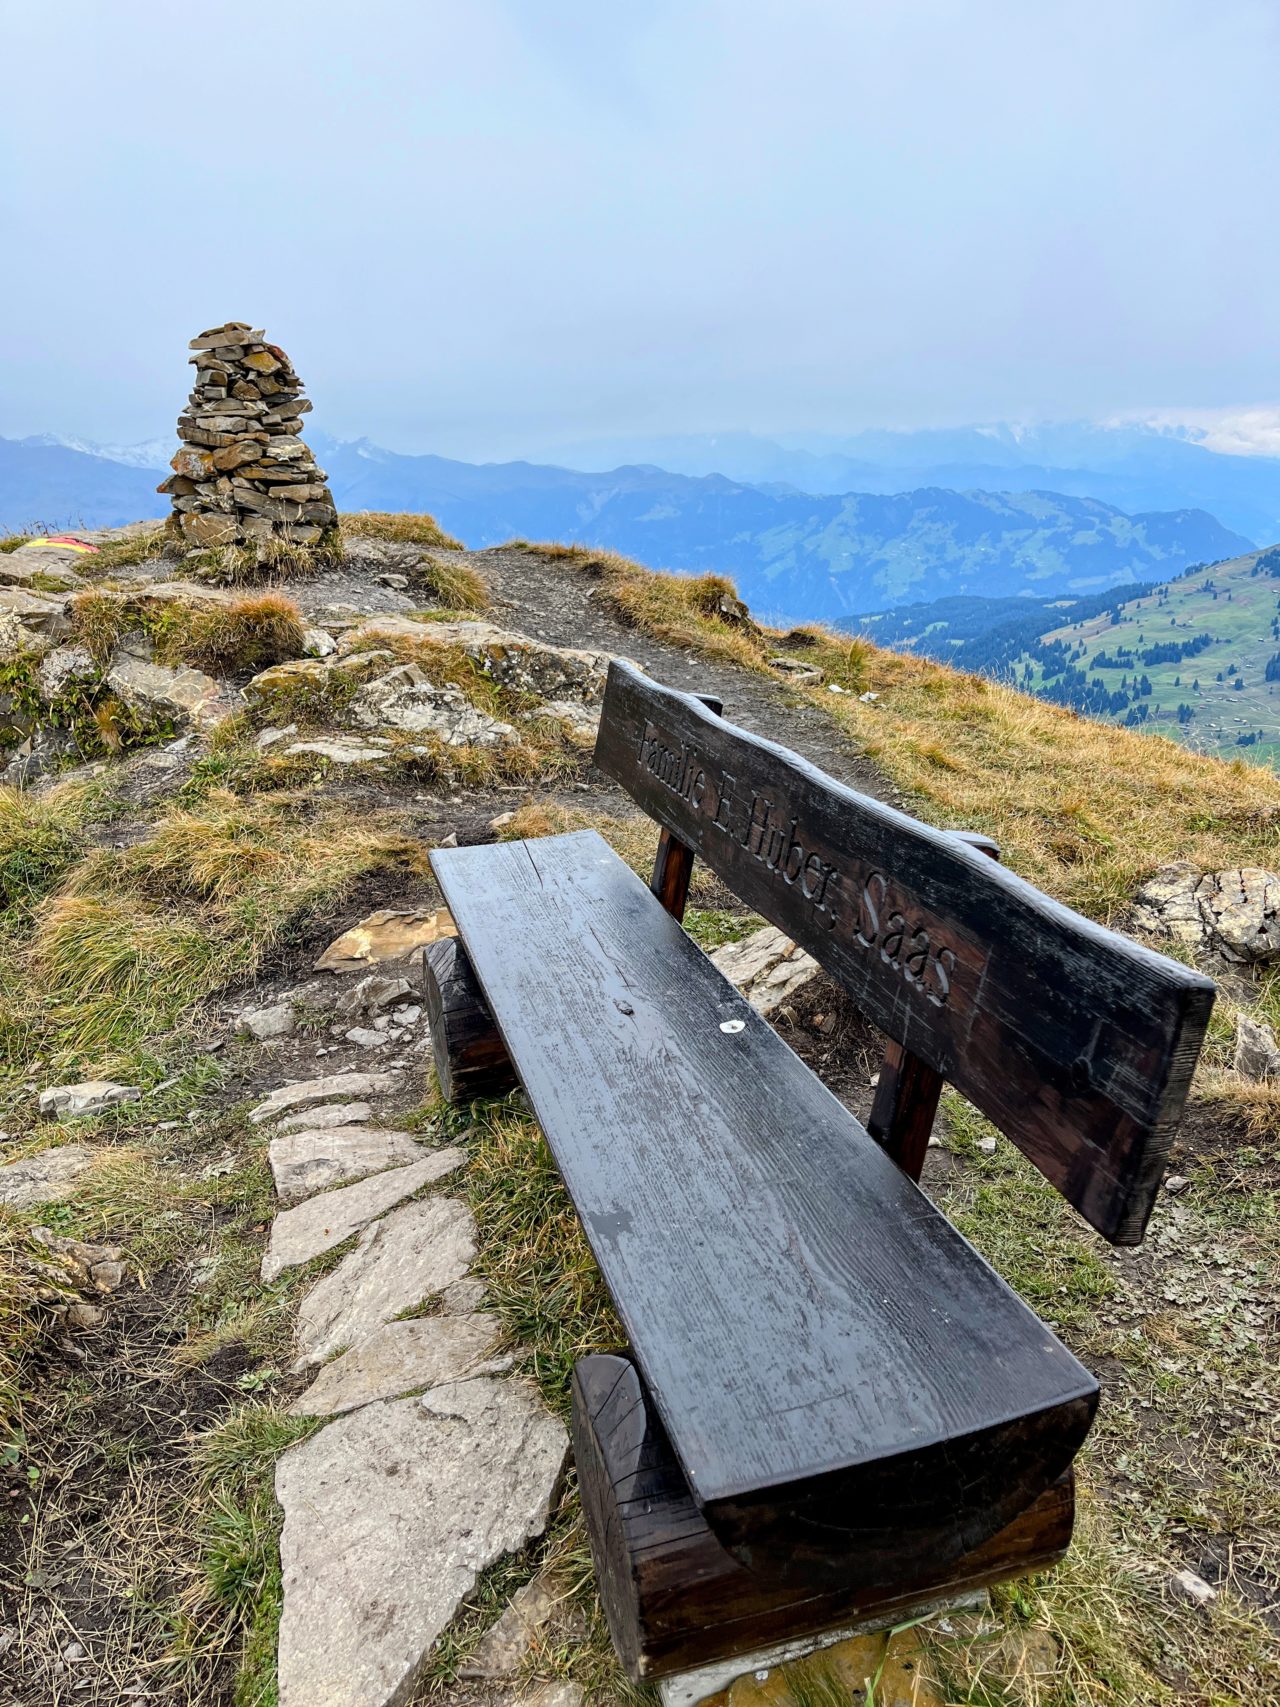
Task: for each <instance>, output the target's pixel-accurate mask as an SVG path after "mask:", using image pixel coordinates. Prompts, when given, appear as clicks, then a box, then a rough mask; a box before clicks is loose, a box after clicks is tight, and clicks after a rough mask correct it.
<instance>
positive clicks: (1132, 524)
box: [0, 434, 1280, 620]
mask: <svg viewBox="0 0 1280 1707" xmlns="http://www.w3.org/2000/svg"><path fill="white" fill-rule="evenodd" d="M311 437H312V439H313V442H314V443H315V445H316V448H317V450H318V451H319V453H320V456H321V460H322V461H323V463H324V465H325V467H326V468H327V469H328V472H329V477H330V482H331V485H332V487H333V491H334V496H335V497H336V499H337V501H338V505H339V508H341V509H343V510H355V509H377V510H427V511H430V512H431V513H432V514H433V515H435V516H436V517H437V519H438V520H439V521H440V522H441V524H442V525H443V526H444V527H446V528H448V529H449V530H450V531H451V532H452V533H455V534H457V535H459V536H460V537H461V538H462V539H464V540H466V542H467V543H468V544H469V545H471V546H474V547H482V546H485V545H494V544H498V543H500V542H501V541H503V540H506V539H510V538H513V537H525V538H531V539H555V540H562V541H569V542H571V541H579V542H582V543H584V544H589V545H595V546H601V547H608V548H612V549H614V550H618V551H621V552H624V553H626V554H627V555H629V556H633V557H637V558H639V559H640V560H641V561H642V562H644V563H647V564H650V565H652V566H654V567H658V568H668V569H675V570H682V571H689V572H701V571H705V570H715V571H718V572H721V573H725V574H728V575H732V576H733V577H734V578H735V579H736V580H737V582H738V584H739V587H740V590H741V591H742V594H743V596H744V597H745V598H746V599H747V601H748V603H749V604H751V605H752V607H753V608H755V609H757V610H759V611H761V612H762V613H764V614H767V615H773V616H779V617H786V618H806V617H819V618H825V619H829V620H841V619H847V618H849V617H852V616H856V615H858V614H860V613H864V612H869V611H875V610H882V609H884V608H885V607H887V606H891V605H894V604H898V603H903V602H907V601H913V600H928V599H934V598H938V597H940V596H944V595H963V594H974V593H981V594H983V595H987V596H991V595H1001V596H1020V595H1036V594H1039V595H1042V596H1051V595H1056V594H1062V593H1091V592H1098V591H1103V590H1105V589H1107V588H1109V587H1112V586H1115V585H1117V584H1121V583H1125V582H1133V581H1150V580H1157V579H1163V578H1166V577H1167V576H1169V575H1170V574H1173V573H1176V572H1177V571H1178V570H1180V569H1182V568H1183V567H1184V566H1185V565H1186V564H1187V563H1190V562H1196V561H1208V560H1211V559H1215V558H1222V557H1228V556H1234V555H1236V554H1237V553H1239V552H1241V551H1247V550H1248V549H1249V548H1250V546H1251V543H1252V541H1251V540H1250V538H1249V537H1247V536H1246V535H1244V534H1242V533H1239V532H1237V531H1235V530H1234V529H1232V528H1229V527H1226V526H1224V525H1223V524H1222V523H1221V522H1220V521H1219V520H1218V519H1216V518H1215V516H1214V515H1213V514H1211V513H1208V512H1206V511H1205V510H1203V509H1199V508H1195V507H1187V505H1186V504H1185V502H1184V503H1177V504H1174V505H1172V506H1171V507H1169V508H1168V509H1159V510H1140V511H1137V512H1129V511H1125V510H1122V509H1120V508H1118V507H1116V506H1114V505H1113V504H1110V503H1107V502H1104V501H1102V500H1100V499H1098V498H1095V497H1092V496H1085V495H1079V494H1076V493H1068V492H1062V491H1055V490H1032V489H1029V488H1028V487H1027V486H1024V485H1023V484H1022V481H1023V480H1024V478H1025V477H1026V474H1027V469H1026V468H1025V467H1023V466H1020V465H1018V464H1017V463H1016V462H1013V461H1010V460H1006V461H1005V462H1003V463H992V464H988V465H984V466H985V467H986V472H987V473H988V474H991V475H993V476H998V477H999V481H1000V485H1001V487H1003V488H1005V489H981V488H974V489H966V490H961V489H955V488H954V487H952V486H945V487H944V486H942V485H938V484H930V485H926V484H924V483H923V482H922V481H921V482H917V483H916V484H915V485H912V486H910V487H909V489H907V490H893V491H874V490H862V491H857V490H847V491H844V492H836V493H824V492H808V491H803V490H800V489H798V488H797V487H796V486H795V485H794V484H789V483H784V484H779V483H777V482H770V483H765V484H755V483H752V482H750V481H746V480H742V479H735V478H731V477H729V476H727V475H726V474H724V473H723V472H719V471H717V472H712V473H703V474H685V473H679V472H674V473H673V472H670V471H668V470H666V469H663V468H659V467H655V466H652V465H643V466H641V465H633V466H624V467H616V468H611V469H608V470H604V471H583V470H575V469H569V468H560V467H548V466H543V465H539V464H534V463H527V462H510V463H485V464H474V463H465V462H456V461H452V460H449V459H447V458H444V457H436V456H404V455H399V454H397V453H394V452H391V451H387V450H384V449H382V448H380V447H379V446H377V445H374V444H371V443H370V442H369V441H367V440H359V441H356V442H347V443H338V442H335V441H332V440H326V439H325V438H324V437H323V435H318V434H315V435H311ZM863 437H864V439H867V440H868V441H870V440H872V439H874V443H873V444H872V443H870V442H869V443H868V446H867V448H868V449H872V448H874V449H876V450H877V453H878V454H879V455H880V456H881V459H882V460H881V462H880V463H875V464H873V463H871V462H870V461H868V462H867V464H866V467H867V468H875V469H879V470H880V472H881V474H882V475H883V473H884V469H885V463H884V460H883V459H884V457H885V456H886V455H887V454H888V453H889V452H892V453H893V454H894V455H896V456H897V457H898V459H899V461H904V460H905V461H906V462H909V461H910V457H909V455H908V450H909V447H908V446H907V445H906V441H907V440H908V439H913V440H917V441H926V442H924V443H922V444H917V446H916V449H915V451H914V452H913V453H912V454H914V455H916V456H920V455H922V454H924V453H925V452H926V451H928V450H931V449H940V448H951V449H954V448H956V446H955V444H954V443H953V440H954V439H955V438H956V435H951V436H950V437H947V436H945V435H944V436H943V437H944V439H945V446H942V445H940V444H939V443H938V442H937V441H936V440H935V439H934V438H932V437H931V436H930V435H919V434H917V435H874V436H872V435H864V436H863ZM767 442H768V441H756V443H757V445H759V444H765V443H767ZM966 442H967V441H966ZM1160 442H1161V444H1163V443H1164V442H1165V441H1160ZM991 443H992V444H993V445H995V446H996V450H995V451H993V452H992V454H993V455H998V456H999V457H1002V458H1006V459H1008V458H1010V457H1011V456H1012V454H1013V453H1012V449H1011V446H1010V445H1009V444H1006V443H1004V442H1003V441H1001V440H1000V439H998V438H996V439H993V440H992V441H991ZM1168 443H1169V444H1172V445H1174V446H1175V447H1177V446H1180V447H1181V449H1184V450H1189V451H1192V452H1194V453H1196V455H1197V456H1199V457H1208V458H1209V459H1210V460H1211V461H1212V462H1215V463H1242V464H1247V463H1251V462H1258V463H1261V462H1264V461H1265V460H1266V459H1263V458H1256V459H1249V458H1237V457H1221V456H1215V455H1214V453H1212V452H1208V451H1203V450H1201V449H1200V447H1197V446H1189V445H1185V444H1182V442H1181V441H1174V440H1170V441H1168ZM777 448H779V449H780V450H783V449H784V447H777ZM95 449H98V454H94V451H95ZM122 452H123V453H127V454H129V455H130V456H131V457H132V458H133V459H134V461H135V462H136V461H137V460H139V459H140V458H142V457H145V456H148V455H154V456H155V458H156V463H157V464H162V463H163V456H164V451H163V447H162V446H161V447H157V448H153V447H152V446H144V447H113V448H112V455H111V456H106V455H103V454H101V450H100V447H90V446H87V445H83V444H81V443H78V442H77V443H76V444H75V447H74V448H72V447H71V446H70V445H68V444H65V443H49V442H48V441H47V440H45V441H30V440H28V441H12V440H0V526H2V527H7V528H10V529H20V528H24V527H28V526H30V525H32V524H33V523H44V524H46V525H60V526H68V525H74V524H75V523H77V522H79V523H82V524H83V525H86V526H89V525H110V524H113V523H118V522H123V521H129V520H134V519H136V518H138V517H141V516H151V515H162V514H164V512H165V508H166V506H165V502H164V500H163V499H162V498H159V497H158V496H157V495H156V493H155V492H154V491H153V490H152V487H153V486H154V482H155V466H156V465H155V464H153V466H152V467H151V468H144V467H137V466H133V465H132V464H131V463H125V462H122V461H120V460H116V458H118V457H119V456H120V455H121V454H122ZM708 454H710V453H709V452H708ZM796 454H798V455H799V454H801V453H796ZM802 454H803V455H804V456H808V457H813V456H815V455H816V454H817V453H815V452H813V451H811V450H810V451H804V452H803V453H802ZM845 454H846V452H845V450H844V449H843V448H841V449H838V450H836V451H833V452H832V453H831V455H832V456H833V457H836V458H837V459H838V458H839V457H843V456H845ZM824 466H825V465H824ZM860 466H861V465H860ZM1197 466H1198V464H1197ZM836 467H837V463H832V464H831V466H830V468H829V469H828V472H829V473H831V472H833V471H834V470H835V468H836ZM911 473H912V470H911V469H910V468H909V467H907V468H904V469H903V470H901V471H900V473H899V475H898V478H899V479H900V480H905V479H907V478H908V476H909V475H910V474H911ZM814 478H815V480H816V476H815V477H814ZM864 478H866V479H868V480H869V479H870V478H871V475H870V474H866V473H865V471H864ZM1014 486H1016V487H1018V489H1017V490H1012V489H1010V488H1012V487H1014ZM1276 531H1277V533H1280V526H1278V527H1277V530H1276Z"/></svg>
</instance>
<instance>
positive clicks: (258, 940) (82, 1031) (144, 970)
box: [0, 791, 424, 1070]
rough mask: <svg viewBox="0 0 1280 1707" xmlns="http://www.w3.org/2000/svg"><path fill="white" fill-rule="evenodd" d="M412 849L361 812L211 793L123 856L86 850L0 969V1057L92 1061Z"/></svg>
mask: <svg viewBox="0 0 1280 1707" xmlns="http://www.w3.org/2000/svg"><path fill="white" fill-rule="evenodd" d="M423 858H424V855H423V853H422V850H421V847H420V846H419V844H418V843H417V842H415V841H413V840H410V839H408V838H406V837H404V836H403V835H401V834H399V833H398V831H396V830H395V829H394V828H392V827H391V826H389V825H388V824H386V823H385V822H384V821H380V820H379V819H378V818H377V817H373V818H370V817H369V816H368V815H365V816H357V815H355V814H354V813H352V812H350V811H348V810H345V809H343V808H342V807H339V806H336V805H334V806H325V807H316V805H315V803H314V802H313V801H310V800H308V799H306V798H304V797H299V796H296V795H292V794H288V793H278V794H273V795H270V796H263V795H260V796H255V797H254V798H252V799H249V800H241V799H238V798H236V797H235V796H234V795H231V794H229V793H225V792H221V791H215V792H213V793H211V794H210V796H209V797H208V798H207V799H206V800H205V801H203V802H202V803H201V804H200V805H199V806H195V807H192V808H190V809H183V808H179V807H174V808H172V809H171V810H170V811H169V813H168V814H167V815H166V816H165V817H164V818H162V819H161V820H160V822H159V823H158V824H157V825H156V827H155V829H154V830H153V832H152V834H151V835H150V836H149V837H148V838H147V839H146V840H145V841H143V842H139V843H137V844H135V845H134V846H132V847H127V848H119V849H98V850H95V851H94V852H92V853H91V854H90V855H89V856H88V858H86V859H85V860H83V861H82V862H81V863H80V865H79V866H78V867H77V868H76V869H75V870H74V871H73V872H72V873H71V875H70V877H69V878H68V879H67V881H66V883H65V884H64V886H63V888H62V889H61V890H60V891H59V892H58V893H57V894H55V895H53V896H51V897H50V898H49V899H48V900H47V901H45V902H44V903H42V904H41V905H40V906H39V907H38V908H37V909H36V912H35V919H34V926H35V928H34V932H33V935H32V938H31V941H30V943H29V944H28V945H26V946H24V947H23V948H22V949H21V951H20V952H15V953H11V954H10V955H8V956H6V958H5V961H4V963H3V965H2V966H0V1051H2V1052H3V1054H4V1055H7V1056H8V1058H9V1059H10V1061H11V1062H14V1063H15V1064H16V1062H18V1061H20V1060H21V1059H22V1058H23V1057H24V1055H25V1054H26V1053H28V1052H31V1051H33V1050H37V1049H38V1050H39V1052H40V1053H42V1054H44V1055H45V1056H46V1057H47V1058H48V1059H49V1060H50V1061H51V1064H52V1069H53V1070H62V1069H64V1068H67V1069H69V1068H70V1066H71V1065H72V1064H85V1063H88V1064H91V1065H95V1066H102V1065H104V1064H105V1063H106V1062H107V1061H109V1060H112V1059H117V1060H118V1059H119V1058H120V1057H121V1056H122V1055H127V1054H128V1052H129V1051H131V1050H135V1049H137V1048H138V1047H139V1046H140V1044H141V1043H142V1041H143V1040H144V1039H145V1038H146V1037H148V1036H150V1035H153V1034H155V1033H158V1032H161V1031H164V1030H166V1029H168V1028H170V1027H171V1026H173V1025H174V1024H175V1023H176V1022H177V1021H178V1019H179V1018H180V1016H181V1015H182V1014H184V1013H185V1012H186V1011H187V1010H188V1009H190V1008H191V1007H192V1006H193V1005H194V1004H196V1003H198V1002H199V1001H200V1000H202V999H203V998H205V997H207V996H209V995H211V994H212V993H213V992H214V991H215V990H217V989H219V988H220V987H222V986H223V985H224V984H226V983H228V982H231V981H233V980H234V979H236V978H241V977H244V976H246V975H248V974H250V973H252V972H253V970H254V969H255V967H256V966H257V965H258V964H259V962H260V961H261V958H262V956H263V955H264V954H265V953H266V952H267V951H268V950H269V949H270V948H271V947H272V946H273V945H274V944H275V943H277V942H278V941H279V940H280V938H281V936H282V935H283V934H284V933H285V932H286V931H287V930H289V929H290V928H292V927H293V926H294V925H295V923H296V922H297V921H299V920H300V919H302V918H304V917H305V916H306V915H307V914H308V913H309V912H310V911H311V910H312V909H313V908H314V907H315V906H317V905H318V904H319V903H320V901H322V900H323V899H325V898H327V897H329V896H331V895H333V894H335V893H337V892H341V891H342V890H343V889H344V888H345V887H346V886H347V885H348V884H349V883H351V882H352V881H354V879H356V878H357V877H359V876H360V875H362V874H364V873H366V872H369V871H371V870H373V869H375V868H377V867H386V866H394V865H400V866H404V867H406V868H408V869H412V870H417V869H420V868H421V865H422V861H423Z"/></svg>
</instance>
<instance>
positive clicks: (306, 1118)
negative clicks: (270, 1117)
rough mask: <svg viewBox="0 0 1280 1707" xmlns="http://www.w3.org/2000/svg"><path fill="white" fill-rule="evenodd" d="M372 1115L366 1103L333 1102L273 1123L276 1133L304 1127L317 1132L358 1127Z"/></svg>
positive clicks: (287, 1115) (287, 1116)
mask: <svg viewBox="0 0 1280 1707" xmlns="http://www.w3.org/2000/svg"><path fill="white" fill-rule="evenodd" d="M372 1113H373V1106H372V1104H371V1103H367V1102H334V1103H330V1104H328V1106H327V1107H320V1108H304V1109H303V1110H302V1111H301V1112H300V1113H298V1114H286V1115H284V1116H283V1118H281V1119H278V1120H277V1121H276V1122H275V1126H274V1129H275V1131H277V1132H296V1131H298V1130H299V1129H300V1128H302V1127H305V1128H306V1129H307V1131H308V1132H318V1131H320V1129H321V1128H322V1127H324V1126H360V1125H363V1123H364V1122H365V1121H366V1120H368V1118H369V1116H370V1115H371V1114H372Z"/></svg>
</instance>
